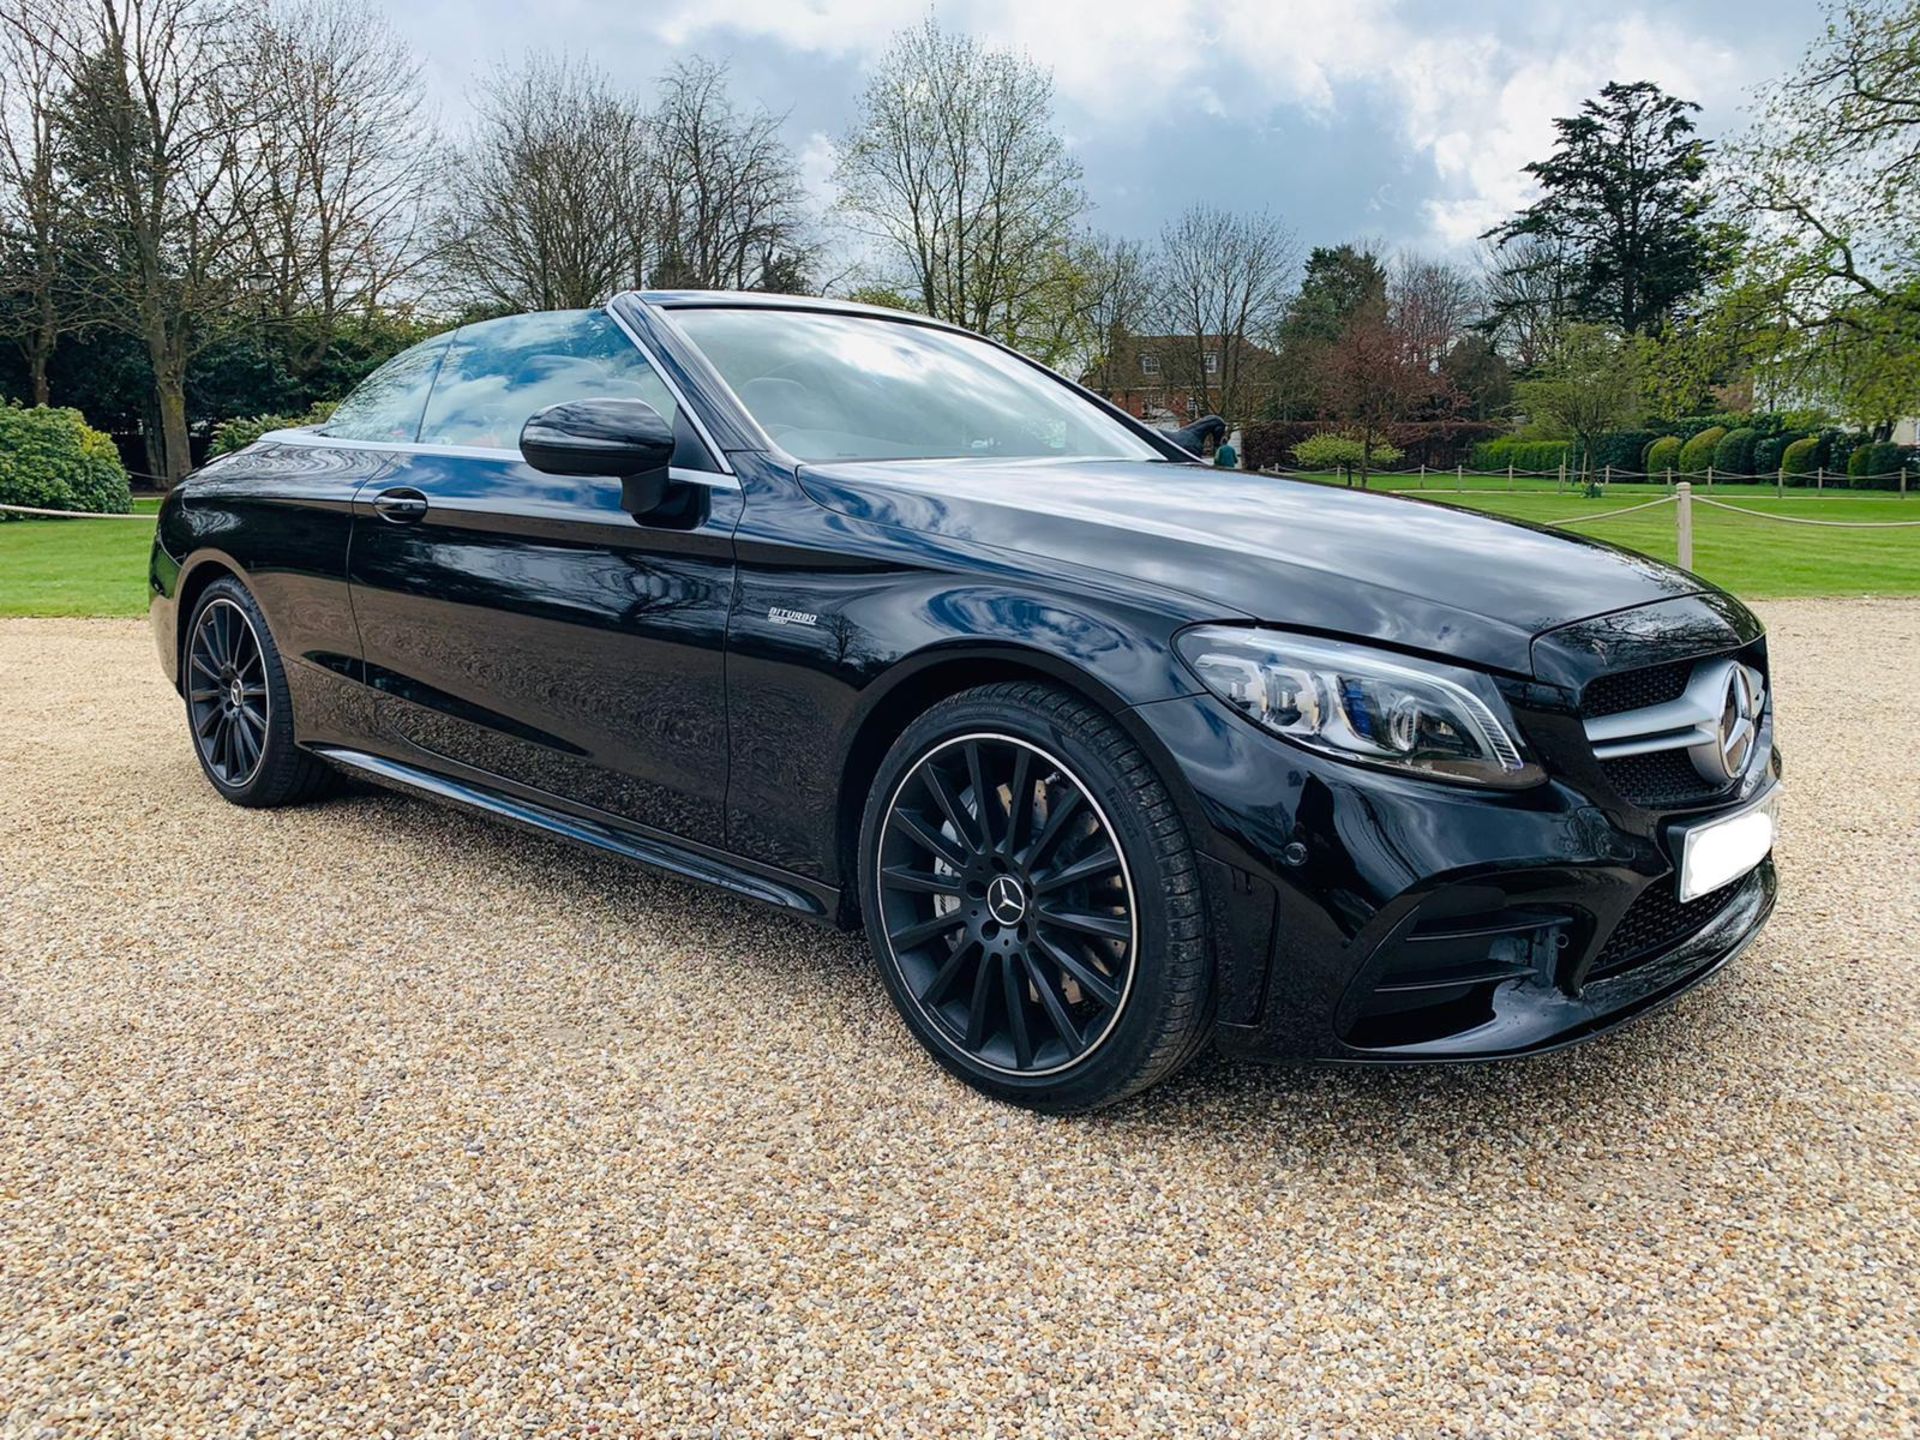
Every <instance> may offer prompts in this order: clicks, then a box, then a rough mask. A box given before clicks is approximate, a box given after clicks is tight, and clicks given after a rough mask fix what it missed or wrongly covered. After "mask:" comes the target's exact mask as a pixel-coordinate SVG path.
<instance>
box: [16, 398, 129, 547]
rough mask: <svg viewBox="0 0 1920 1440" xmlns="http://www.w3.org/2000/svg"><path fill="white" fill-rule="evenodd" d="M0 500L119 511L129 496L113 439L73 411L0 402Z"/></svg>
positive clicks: (121, 512)
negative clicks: (1, 403) (29, 407)
mask: <svg viewBox="0 0 1920 1440" xmlns="http://www.w3.org/2000/svg"><path fill="white" fill-rule="evenodd" d="M0 504H7V505H31V506H34V507H36V508H38V509H42V510H99V511H104V512H106V513H108V514H113V515H124V514H126V513H127V512H128V511H129V510H131V509H133V495H132V492H131V491H130V490H129V489H128V488H127V467H126V466H125V465H123V464H121V463H120V452H119V451H118V450H116V449H114V447H113V441H112V440H110V439H109V438H108V437H107V436H105V435H103V434H101V433H100V432H99V431H98V430H95V429H94V428H93V427H92V426H90V425H88V424H87V422H86V418H85V417H84V416H82V415H81V413H80V412H79V411H78V410H56V409H51V408H48V407H46V406H35V407H33V408H31V409H28V408H26V407H23V406H20V405H0ZM9 518H13V517H11V516H9V515H8V514H7V513H6V512H5V511H0V519H9Z"/></svg>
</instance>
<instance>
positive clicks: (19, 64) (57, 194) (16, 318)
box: [0, 0, 75, 405]
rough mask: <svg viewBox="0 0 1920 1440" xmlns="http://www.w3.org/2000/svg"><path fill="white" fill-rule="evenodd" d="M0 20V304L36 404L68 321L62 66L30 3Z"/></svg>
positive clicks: (45, 396)
mask: <svg viewBox="0 0 1920 1440" xmlns="http://www.w3.org/2000/svg"><path fill="white" fill-rule="evenodd" d="M5 13H6V18H5V19H4V20H0V310H4V312H5V314H6V320H5V322H4V324H5V330H6V333H8V334H9V335H11V336H13V337H14V340H15V343H16V344H17V345H18V346H19V348H20V352H21V355H22V357H23V359H24V360H25V361H26V365H27V373H28V386H29V388H30V390H31V392H32V398H33V403H34V404H35V405H45V404H47V403H49V399H50V396H51V390H50V386H49V383H48V379H47V366H48V363H49V362H50V361H51V360H52V358H53V348H54V345H55V343H56V342H57V341H58V340H59V338H60V336H61V334H62V333H63V332H65V331H67V330H69V329H71V328H73V325H74V320H75V315H74V306H73V297H72V296H71V294H70V293H69V287H68V275H67V270H68V265H69V257H68V256H67V255H66V254H65V253H64V251H65V230H64V226H63V220H64V212H65V211H66V209H67V207H68V205H69V203H70V197H69V196H68V194H67V187H66V177H65V175H64V174H63V172H62V171H61V169H60V166H59V163H58V153H57V151H58V146H59V135H58V133H57V131H56V128H55V126H56V120H55V116H56V112H57V109H58V106H59V101H60V70H59V67H58V65H57V64H56V63H55V55H54V52H53V51H52V49H51V48H50V47H48V46H47V45H46V44H44V43H41V42H40V41H38V40H36V39H34V38H32V36H33V31H32V29H31V26H32V24H33V20H34V11H33V10H32V8H30V7H29V6H27V5H24V4H22V3H21V0H8V4H7V8H6V12H5Z"/></svg>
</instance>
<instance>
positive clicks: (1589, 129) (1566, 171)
mask: <svg viewBox="0 0 1920 1440" xmlns="http://www.w3.org/2000/svg"><path fill="white" fill-rule="evenodd" d="M1699 108H1700V107H1699V106H1698V105H1696V104H1694V103H1692V102H1691V101H1687V100H1681V99H1677V98H1676V97H1674V96H1671V95H1668V94H1666V93H1665V92H1664V91H1662V90H1661V89H1660V87H1659V86H1657V85H1654V84H1651V83H1650V82H1648V81H1644V80H1642V81H1636V82H1634V83H1632V84H1622V83H1620V82H1618V81H1615V82H1612V83H1610V84H1608V85H1606V86H1605V87H1604V88H1602V90H1601V91H1600V94H1599V96H1598V98H1597V99H1592V100H1588V101H1587V102H1585V103H1584V104H1583V105H1582V106H1581V107H1580V113H1579V114H1578V115H1575V116H1571V117H1563V118H1561V119H1558V120H1555V121H1554V122H1553V123H1554V128H1555V129H1556V130H1557V131H1558V132H1559V136H1560V142H1559V146H1558V148H1557V149H1555V151H1554V153H1553V154H1552V155H1551V156H1549V157H1548V158H1547V159H1545V160H1538V161H1535V162H1534V163H1533V164H1531V165H1528V166H1527V167H1526V171H1527V173H1528V174H1529V175H1531V176H1533V178H1534V179H1535V180H1536V181H1537V182H1538V183H1539V185H1540V188H1541V191H1542V194H1541V196H1540V198H1539V199H1538V200H1536V201H1535V202H1534V203H1533V204H1532V205H1530V206H1528V207H1527V209H1525V210H1523V211H1522V212H1521V213H1520V214H1519V215H1517V216H1515V217H1514V218H1513V219H1512V220H1510V221H1508V222H1507V223H1506V224H1505V225H1503V226H1500V227H1498V228H1497V229H1496V230H1494V231H1490V232H1489V234H1490V235H1494V236H1497V237H1498V239H1499V240H1500V242H1501V243H1502V244H1503V245H1505V244H1508V243H1511V242H1514V241H1517V240H1521V239H1524V238H1529V237H1536V238H1540V239H1544V240H1548V241H1550V242H1559V243H1561V244H1564V245H1565V246H1566V248H1567V250H1568V252H1569V253H1570V255H1571V257H1572V261H1573V265H1572V277H1571V278H1572V280H1573V290H1572V296H1571V299H1572V311H1573V313H1574V314H1575V315H1576V316H1577V317H1579V318H1580V319H1584V320H1591V321H1595V322H1599V323H1603V324H1608V325H1612V326H1614V327H1615V328H1617V329H1619V330H1621V331H1623V332H1626V333H1629V334H1655V333H1658V332H1659V331H1660V330H1661V329H1663V328H1664V327H1665V326H1666V325H1667V324H1668V322H1669V321H1670V320H1671V319H1672V318H1673V317H1674V316H1675V315H1676V314H1678V313H1679V312H1680V311H1681V310H1682V309H1683V308H1684V307H1685V306H1686V305H1687V303H1688V302H1689V301H1690V300H1692V299H1693V297H1694V296H1696V295H1697V294H1699V292H1700V290H1701V287H1702V286H1704V285H1705V284H1706V283H1707V281H1708V280H1709V279H1710V278H1712V276H1714V275H1715V274H1716V273H1717V272H1719V271H1720V270H1722V269H1724V268H1725V266H1726V264H1727V263H1728V261H1729V260H1730V258H1731V254H1730V250H1729V245H1728V241H1727V239H1726V237H1725V236H1724V234H1722V233H1720V232H1719V231H1718V230H1717V229H1716V228H1715V227H1712V226H1710V225H1708V224H1707V223H1706V222H1705V220H1704V218H1703V217H1704V215H1705V211H1706V205H1707V196H1706V191H1705V188H1704V185H1703V183H1702V181H1703V179H1704V177H1705V175H1706V170H1707V148H1708V147H1707V144H1706V142H1705V141H1703V140H1701V139H1699V138H1698V137H1697V136H1696V135H1695V134H1694V123H1693V119H1692V116H1693V113H1694V112H1696V111H1697V110H1699Z"/></svg>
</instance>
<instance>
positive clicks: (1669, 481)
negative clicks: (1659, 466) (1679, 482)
mask: <svg viewBox="0 0 1920 1440" xmlns="http://www.w3.org/2000/svg"><path fill="white" fill-rule="evenodd" d="M1667 489H1669V490H1671V489H1673V467H1672V466H1671V465H1669V466H1667Z"/></svg>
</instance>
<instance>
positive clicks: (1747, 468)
mask: <svg viewBox="0 0 1920 1440" xmlns="http://www.w3.org/2000/svg"><path fill="white" fill-rule="evenodd" d="M1759 440H1760V432H1759V431H1758V430H1754V429H1751V428H1749V427H1747V426H1742V427H1741V428H1740V429H1738V430H1729V431H1728V432H1727V433H1726V434H1724V435H1722V436H1721V437H1720V443H1719V444H1718V445H1716V446H1714V447H1713V468H1714V469H1715V470H1718V471H1719V472H1720V473H1721V474H1723V475H1729V476H1732V475H1740V476H1747V475H1751V474H1753V447H1754V446H1755V445H1756V444H1758V443H1759Z"/></svg>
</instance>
